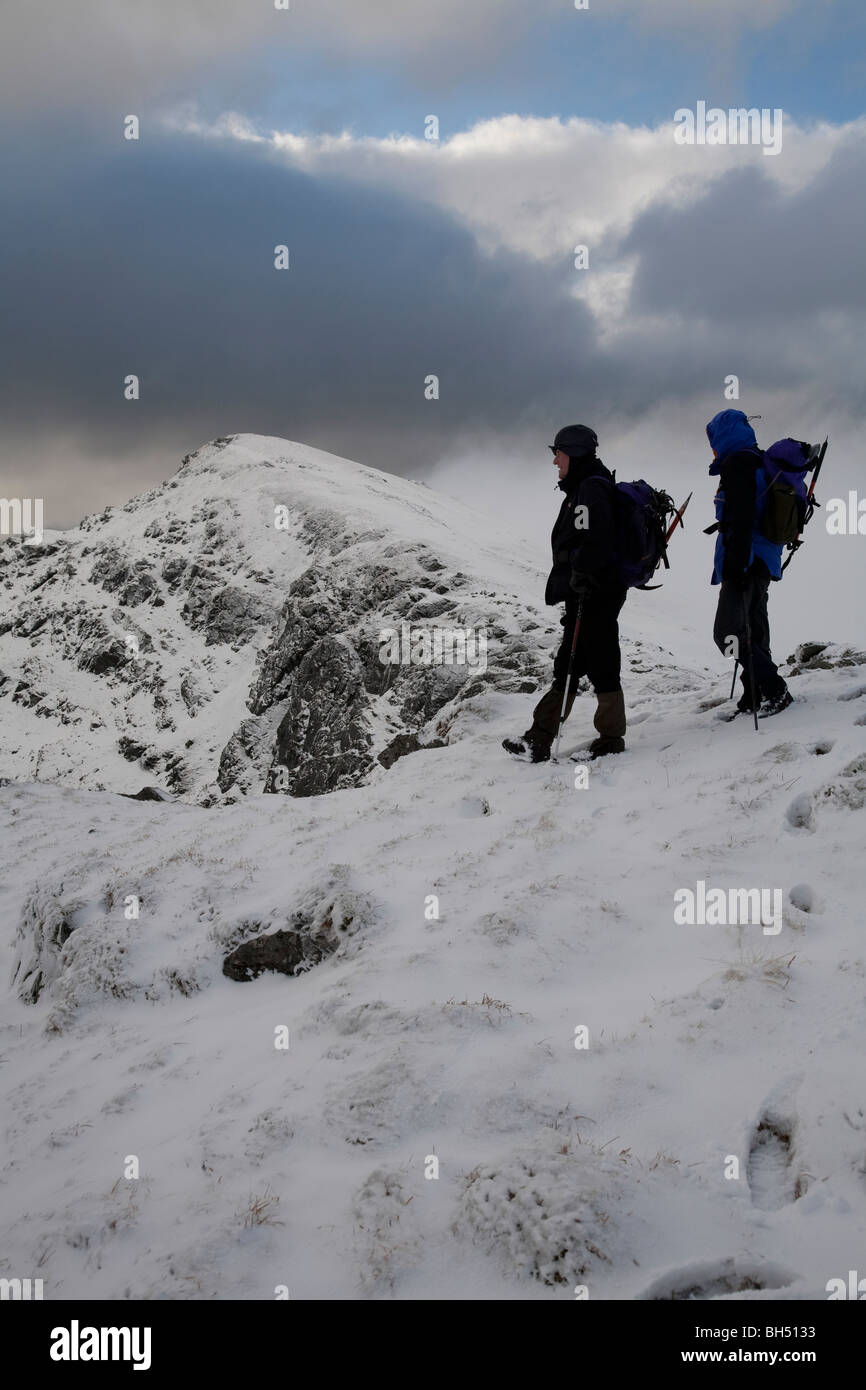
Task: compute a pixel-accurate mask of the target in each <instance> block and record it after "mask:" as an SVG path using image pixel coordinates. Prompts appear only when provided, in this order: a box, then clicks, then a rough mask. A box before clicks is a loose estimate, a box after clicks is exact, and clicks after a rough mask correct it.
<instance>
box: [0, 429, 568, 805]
mask: <svg viewBox="0 0 866 1390" xmlns="http://www.w3.org/2000/svg"><path fill="white" fill-rule="evenodd" d="M480 521H481V519H480V518H478V517H473V516H471V515H468V516H467V515H466V513H465V509H463V508H461V507H460V505H459V504H457V503H454V502H451V501H449V499H447V498H444V497H436V496H435V494H432V493H431V492H430V491H429V489H427V488H425V487H423V486H421V485H419V484H417V483H410V482H406V481H404V480H403V479H400V478H395V477H392V476H389V475H386V474H383V473H380V472H378V471H377V470H375V469H372V468H364V467H362V466H361V465H359V464H354V463H350V462H348V461H346V460H343V459H337V458H333V457H331V456H329V455H327V454H322V453H320V452H319V451H318V450H315V449H310V448H306V447H304V446H303V445H299V444H289V443H287V442H286V441H285V440H281V439H269V438H264V437H259V436H255V435H241V436H237V437H235V438H233V439H218V440H215V441H214V442H213V443H212V444H210V445H208V446H207V447H206V448H204V449H200V450H199V451H198V452H197V453H196V454H194V455H191V456H188V457H187V458H186V459H184V461H183V463H182V465H181V467H180V469H179V471H178V472H177V473H176V474H175V476H174V477H173V478H171V479H170V481H169V482H167V483H165V484H163V485H162V486H160V487H157V488H154V489H153V490H152V491H151V492H148V493H146V494H144V495H143V496H141V497H136V498H133V499H132V501H130V502H128V503H127V504H126V506H125V507H123V508H121V509H112V508H107V509H106V511H105V512H104V513H103V514H102V515H101V516H98V517H87V518H85V520H84V521H83V522H82V523H81V525H80V526H79V527H77V528H76V529H75V530H74V531H67V532H62V533H56V532H55V533H53V535H50V536H48V537H46V538H45V540H44V542H43V544H42V545H33V544H31V543H30V542H28V541H25V540H17V541H10V542H9V543H7V544H5V545H3V546H0V592H2V594H3V612H2V616H0V712H2V718H3V724H4V728H5V730H6V736H7V742H8V746H7V748H6V750H5V757H6V762H5V766H6V768H7V770H10V771H11V773H12V775H14V776H16V777H22V778H27V779H32V780H37V781H55V782H59V783H61V784H62V785H64V786H81V787H97V788H99V789H106V790H110V791H125V792H132V793H135V792H137V791H138V790H139V789H140V787H141V785H142V783H143V782H151V783H154V782H155V783H156V784H157V785H161V786H163V787H164V788H165V789H166V791H167V792H168V793H170V794H175V795H181V796H184V797H187V798H194V799H196V800H198V801H200V802H201V803H202V804H213V803H214V802H216V801H220V802H222V801H232V800H235V799H236V798H237V797H238V796H239V795H243V794H245V793H247V792H251V791H252V792H260V791H262V790H263V789H267V790H269V791H281V790H282V791H288V792H290V793H291V794H293V795H296V796H304V795H312V794H315V793H318V792H324V791H333V790H334V789H335V788H337V787H346V786H355V785H357V784H358V783H359V782H362V781H365V780H367V779H368V778H369V777H370V776H371V775H372V774H373V773H374V772H375V771H377V770H378V769H380V768H381V767H383V766H384V767H387V766H390V765H391V763H392V762H394V761H395V760H396V758H397V757H399V756H400V755H401V754H403V753H405V752H407V751H409V750H412V749H417V747H419V746H423V745H425V744H430V743H432V742H434V741H440V742H441V741H442V739H443V737H444V738H446V739H447V737H448V736H449V733H450V731H451V728H452V726H453V723H454V721H455V719H457V718H459V716H460V714H461V712H462V710H463V709H464V707H465V704H466V701H467V700H468V699H470V698H471V696H472V695H473V694H478V693H479V692H480V691H483V690H484V688H485V686H486V684H487V683H491V684H493V685H495V686H497V687H498V688H500V689H505V690H521V689H523V690H534V689H535V686H536V679H535V677H537V674H538V663H537V656H536V647H537V644H536V643H535V642H534V640H532V637H533V634H534V633H535V632H536V631H537V628H538V619H537V616H534V615H533V614H532V612H531V611H530V610H529V609H528V608H527V607H526V606H525V605H524V604H522V603H520V602H519V601H518V600H517V597H516V595H515V594H514V593H509V592H506V591H504V590H503V587H502V582H503V579H505V580H507V581H508V582H509V583H510V586H511V588H512V589H513V587H514V575H515V571H517V573H518V574H519V573H520V567H519V566H515V565H513V564H512V566H511V573H510V574H509V573H506V572H505V570H504V569H503V566H502V563H501V557H500V556H498V555H496V554H495V553H492V552H491V550H490V547H489V545H487V544H485V543H484V542H485V537H486V534H488V533H489V531H490V530H495V528H491V527H490V526H489V523H488V522H483V523H482V528H481V530H480V533H478V532H476V533H475V534H473V530H472V528H473V526H474V527H476V528H477V527H478V526H479V522H480ZM467 560H468V562H469V565H471V571H470V573H464V572H463V569H461V564H463V565H464V566H465V567H467V568H468V567H469V565H467V563H466V562H467ZM497 561H498V562H499V563H497ZM524 572H525V569H524ZM434 620H435V622H437V623H438V624H439V625H440V626H444V625H447V626H448V627H449V628H455V627H456V628H460V629H473V630H474V629H479V628H482V629H483V630H484V632H485V634H486V639H487V644H488V645H487V651H486V663H485V664H486V670H483V671H482V670H481V669H480V665H481V663H480V662H475V663H474V666H467V665H466V664H464V665H463V666H449V665H443V664H440V665H438V666H432V665H427V666H425V665H423V664H420V663H419V664H414V665H408V666H395V665H393V664H391V665H389V664H384V663H383V661H382V660H381V656H382V654H383V650H384V653H385V654H386V655H387V647H385V648H383V645H382V643H381V642H380V634H381V633H382V632H384V631H395V632H400V631H402V626H401V625H402V624H404V623H408V624H410V625H412V626H418V625H430V624H431V623H433V622H434ZM546 621H548V625H549V620H546ZM277 767H279V768H283V769H285V774H284V776H283V777H282V778H277V777H275V775H274V770H275V768H277Z"/></svg>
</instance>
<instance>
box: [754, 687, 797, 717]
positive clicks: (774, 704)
mask: <svg viewBox="0 0 866 1390" xmlns="http://www.w3.org/2000/svg"><path fill="white" fill-rule="evenodd" d="M793 703H794V697H793V695H792V694H791V692H790V690H789V689H788V687H787V686H785V688H784V690H782V691H780V693H779V694H778V695H774V696H773V697H772V698H771V699H767V700H762V701H761V707H760V709H759V710H758V718H759V719H769V718H770V717H771V716H772V715H774V714H781V713H782V710H783V709H787V708H788V706H789V705H793Z"/></svg>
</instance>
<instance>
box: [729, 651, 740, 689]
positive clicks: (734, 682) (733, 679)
mask: <svg viewBox="0 0 866 1390" xmlns="http://www.w3.org/2000/svg"><path fill="white" fill-rule="evenodd" d="M739 664H740V663H739V661H738V660H737V658H736V657H734V674H733V675H732V676H731V693H730V695H729V696H728V699H729V700H733V698H734V691H735V690H736V688H737V668H738V667H739Z"/></svg>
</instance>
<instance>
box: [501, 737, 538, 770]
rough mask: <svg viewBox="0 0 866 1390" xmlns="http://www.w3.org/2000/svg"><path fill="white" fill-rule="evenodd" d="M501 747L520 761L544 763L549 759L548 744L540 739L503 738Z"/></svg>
mask: <svg viewBox="0 0 866 1390" xmlns="http://www.w3.org/2000/svg"><path fill="white" fill-rule="evenodd" d="M502 747H503V748H504V749H505V751H506V753H510V754H511V756H512V758H517V760H518V761H519V762H521V763H546V762H549V761H550V744H549V743H547V742H546V741H544V740H541V739H528V738H526V737H525V736H524V737H523V738H504V739H503V740H502Z"/></svg>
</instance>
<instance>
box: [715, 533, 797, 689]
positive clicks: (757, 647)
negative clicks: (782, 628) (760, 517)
mask: <svg viewBox="0 0 866 1390" xmlns="http://www.w3.org/2000/svg"><path fill="white" fill-rule="evenodd" d="M749 581H750V582H749V585H748V587H747V588H746V590H745V592H744V591H742V590H741V589H737V588H735V587H734V585H733V584H728V583H727V582H726V581H724V580H723V581H722V585H721V589H720V590H719V603H718V607H717V609H716V620H715V623H714V624H713V641H714V642H715V644H716V646H717V647H718V649H719V651H720V652H722V654H723V655H724V656H728V655H729V652H730V639H731V638H732V637H733V638H734V639H735V641H736V646H735V648H734V655H735V656H737V657H739V660H740V663H741V665H742V667H743V671H742V675H741V677H740V679H741V680H742V682H743V688H744V689H745V690H748V689H749V675H748V671H749V650H748V643H747V641H746V613H748V615H749V627H750V629H751V635H752V660H753V662H754V667H755V686H756V689H757V694H758V697H759V698H760V697H761V696H765V697H768V698H770V699H774V698H775V697H776V696H777V695H779V694H780V693H781V691H782V690H783V689H784V685H785V682H784V681H783V680H782V677H781V676H780V675H779V672H778V669H777V668H776V664H775V662H774V661H773V656H772V653H771V651H770V620H769V617H768V615H767V597H768V593H769V589H770V571H769V570H768V569H767V566H766V565H765V564H764V563H763V561H761V560H756V561H755V563H754V564H753V565H752V568H751V570H750V571H749Z"/></svg>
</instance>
